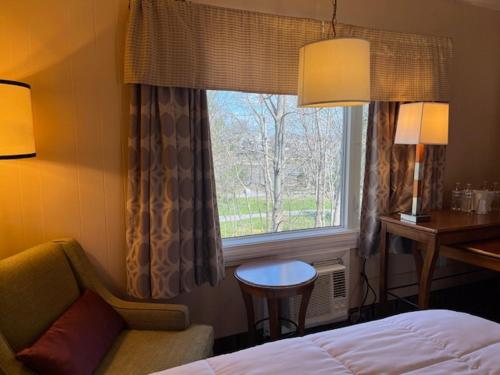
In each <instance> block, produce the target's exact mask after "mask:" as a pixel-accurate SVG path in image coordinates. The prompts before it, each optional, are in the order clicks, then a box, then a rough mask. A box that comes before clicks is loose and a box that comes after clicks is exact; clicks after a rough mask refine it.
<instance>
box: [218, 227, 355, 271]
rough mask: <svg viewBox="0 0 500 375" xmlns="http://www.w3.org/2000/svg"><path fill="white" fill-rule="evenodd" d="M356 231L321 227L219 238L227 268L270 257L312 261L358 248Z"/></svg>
mask: <svg viewBox="0 0 500 375" xmlns="http://www.w3.org/2000/svg"><path fill="white" fill-rule="evenodd" d="M358 236H359V231H358V230H352V229H345V228H328V229H326V228H323V229H315V230H304V231H293V232H283V233H279V234H276V233H273V234H265V235H256V236H248V237H239V238H229V239H225V240H223V241H222V246H223V249H224V261H225V265H226V267H232V266H237V265H240V264H243V263H246V262H253V261H258V260H263V259H269V258H297V259H306V260H308V261H313V260H316V259H320V258H325V257H327V256H328V255H329V254H333V253H336V252H338V251H340V250H350V249H354V248H356V247H357V244H358Z"/></svg>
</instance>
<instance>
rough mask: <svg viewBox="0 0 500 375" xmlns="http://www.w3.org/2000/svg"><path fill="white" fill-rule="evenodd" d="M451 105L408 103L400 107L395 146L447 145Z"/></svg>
mask: <svg viewBox="0 0 500 375" xmlns="http://www.w3.org/2000/svg"><path fill="white" fill-rule="evenodd" d="M448 120H449V105H448V104H447V103H430V102H420V103H408V104H401V106H400V107H399V115H398V123H397V129H396V138H395V141H394V143H395V144H405V145H416V144H424V145H447V144H448Z"/></svg>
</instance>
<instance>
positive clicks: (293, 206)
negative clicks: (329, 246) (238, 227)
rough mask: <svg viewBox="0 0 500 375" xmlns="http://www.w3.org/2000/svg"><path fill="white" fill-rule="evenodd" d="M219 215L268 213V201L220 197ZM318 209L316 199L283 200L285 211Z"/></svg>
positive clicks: (327, 202)
mask: <svg viewBox="0 0 500 375" xmlns="http://www.w3.org/2000/svg"><path fill="white" fill-rule="evenodd" d="M218 205H219V215H220V216H229V215H238V214H241V215H246V214H251V213H253V214H255V213H257V214H258V213H259V212H262V213H263V214H264V213H265V212H266V200H265V198H264V197H249V198H245V197H236V198H233V197H228V196H226V197H219V198H218ZM329 206H330V200H329V199H327V200H325V207H329ZM314 209H316V200H315V198H314V197H310V196H305V197H292V198H285V199H284V200H283V210H284V211H301V210H314Z"/></svg>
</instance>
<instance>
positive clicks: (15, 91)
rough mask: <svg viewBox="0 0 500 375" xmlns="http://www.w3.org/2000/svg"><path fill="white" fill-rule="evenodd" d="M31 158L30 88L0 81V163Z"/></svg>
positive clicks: (24, 84)
mask: <svg viewBox="0 0 500 375" xmlns="http://www.w3.org/2000/svg"><path fill="white" fill-rule="evenodd" d="M34 156H36V153H35V139H34V136H33V115H32V112H31V86H30V85H28V84H26V83H23V82H16V81H7V80H0V159H21V158H31V157H34Z"/></svg>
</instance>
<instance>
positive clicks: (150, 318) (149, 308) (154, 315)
mask: <svg viewBox="0 0 500 375" xmlns="http://www.w3.org/2000/svg"><path fill="white" fill-rule="evenodd" d="M54 242H55V243H58V244H59V245H61V246H62V247H63V250H64V252H65V253H66V256H67V257H68V259H69V261H70V264H71V267H72V268H73V270H74V272H75V276H76V278H77V280H78V284H79V285H80V287H81V288H87V289H91V290H93V291H94V292H96V293H97V294H99V295H100V296H101V297H102V298H103V299H104V300H105V301H106V302H107V303H108V304H110V305H111V306H113V308H114V309H115V310H116V311H117V312H118V313H119V314H120V315H121V316H122V317H123V319H124V320H125V322H126V323H127V324H128V326H129V327H130V328H132V329H144V330H182V329H186V328H188V327H189V312H188V308H187V307H186V306H183V305H170V304H162V303H148V302H129V301H126V300H123V299H120V298H118V297H116V296H115V295H114V294H113V293H111V292H110V291H109V290H108V289H107V288H106V287H105V286H104V284H103V283H102V282H101V280H100V279H99V277H98V276H97V274H96V272H95V270H94V267H92V265H91V264H90V261H89V259H88V258H87V256H86V255H85V252H84V251H83V249H82V247H81V246H80V244H79V243H78V242H76V241H75V240H72V239H61V240H55V241H54Z"/></svg>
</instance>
